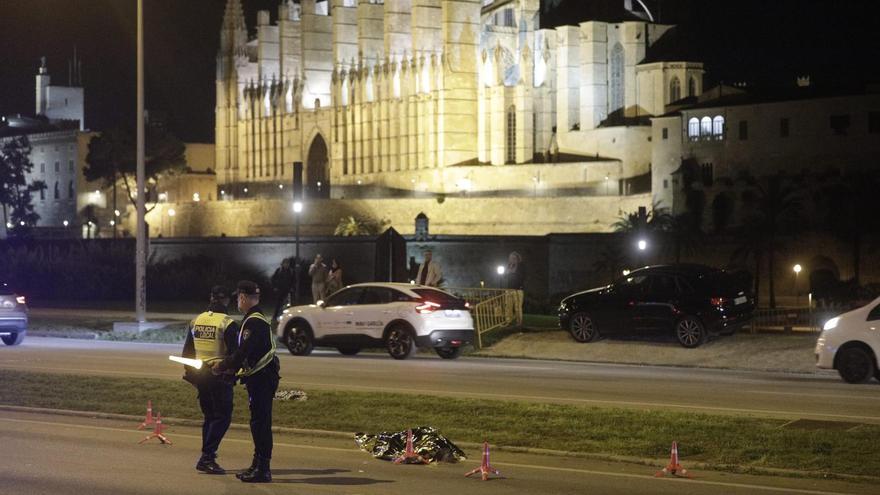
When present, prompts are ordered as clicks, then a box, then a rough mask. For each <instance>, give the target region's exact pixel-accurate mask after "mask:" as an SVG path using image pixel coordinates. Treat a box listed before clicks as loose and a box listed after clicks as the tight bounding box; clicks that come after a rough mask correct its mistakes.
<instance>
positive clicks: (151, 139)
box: [83, 129, 186, 211]
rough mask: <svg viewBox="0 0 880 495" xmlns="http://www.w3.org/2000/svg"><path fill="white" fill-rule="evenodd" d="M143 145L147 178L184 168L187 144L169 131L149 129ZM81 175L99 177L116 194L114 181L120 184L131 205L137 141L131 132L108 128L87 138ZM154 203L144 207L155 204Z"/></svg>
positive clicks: (153, 180) (134, 197) (134, 179)
mask: <svg viewBox="0 0 880 495" xmlns="http://www.w3.org/2000/svg"><path fill="white" fill-rule="evenodd" d="M145 137H146V142H145V148H144V171H145V174H146V178H147V179H148V180H151V181H152V182H155V181H156V180H158V178H159V176H161V175H167V174H175V173H179V172H183V171H184V170H185V169H186V159H185V157H184V152H185V151H186V147H185V146H184V144H183V143H182V142H180V140H179V139H177V138H176V137H174V136H173V135H171V134H170V133H168V132H165V131H161V130H158V129H149V132H148V133H147V135H146V136H145ZM86 163H87V165H86V167H85V169H84V170H83V175H84V176H85V178H86V180H88V181H95V180H100V181H102V184H103V185H104V187H111V186H112V187H113V196H114V198H115V197H116V184H117V182H118V181H119V180H120V179H122V184H123V186H124V187H125V189H126V192H127V193H128V199H129V201H130V202H131V204H132V205H136V202H137V197H136V195H135V193H134V189H136V185H135V182H136V174H137V150H136V142H135V139H134V137H133V136H132V135H131V133H130V132H128V131H125V130H123V129H111V130H109V131H107V132H104V133H102V134H100V135H97V136H95V137H93V138H92V140H91V141H89V154H88V155H87V156H86ZM155 207H156V205H155V204H154V205H153V206H152V207H150V208H149V209H148V210H147V211H151V210H152V209H153V208H155Z"/></svg>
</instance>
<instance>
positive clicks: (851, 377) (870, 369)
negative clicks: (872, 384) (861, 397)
mask: <svg viewBox="0 0 880 495" xmlns="http://www.w3.org/2000/svg"><path fill="white" fill-rule="evenodd" d="M838 352H839V354H838V356H837V372H838V373H839V374H840V377H841V378H843V380H844V381H846V382H848V383H865V382H867V381H868V380H870V379H871V377H872V376H874V374H875V370H874V360H873V359H871V355H870V354H868V352H867V351H866V350H864V349H862V348H860V347H847V348H846V349H843V350H840V351H838Z"/></svg>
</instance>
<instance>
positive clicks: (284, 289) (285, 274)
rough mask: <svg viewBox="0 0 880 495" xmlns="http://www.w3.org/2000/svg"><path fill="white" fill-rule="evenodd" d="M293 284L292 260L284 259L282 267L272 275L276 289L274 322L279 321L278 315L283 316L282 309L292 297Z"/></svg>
mask: <svg viewBox="0 0 880 495" xmlns="http://www.w3.org/2000/svg"><path fill="white" fill-rule="evenodd" d="M293 283H294V282H293V269H292V268H291V267H290V258H284V259H283V260H282V261H281V266H279V267H278V268H276V269H275V273H273V274H272V287H273V288H274V289H275V295H276V302H275V312H274V313H272V316H273V320H274V319H277V318H278V315H279V314H281V309H282V308H283V307H284V303H285V301H287V297H288V296H289V295H290V290H291V289H292V288H293Z"/></svg>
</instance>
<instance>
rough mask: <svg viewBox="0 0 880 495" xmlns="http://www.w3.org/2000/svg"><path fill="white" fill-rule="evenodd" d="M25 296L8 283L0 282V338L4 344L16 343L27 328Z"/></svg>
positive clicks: (25, 332) (21, 338) (22, 338)
mask: <svg viewBox="0 0 880 495" xmlns="http://www.w3.org/2000/svg"><path fill="white" fill-rule="evenodd" d="M26 302H27V301H26V300H25V297H24V296H22V295H19V294H17V293H16V292H15V291H14V290H13V289H12V288H11V287H10V286H9V285H8V284H6V283H3V282H0V339H2V340H3V343H4V344H6V345H18V344H21V342H22V341H23V340H24V336H25V335H26V334H27V328H28V308H27V304H26Z"/></svg>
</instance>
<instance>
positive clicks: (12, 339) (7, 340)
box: [3, 332, 24, 345]
mask: <svg viewBox="0 0 880 495" xmlns="http://www.w3.org/2000/svg"><path fill="white" fill-rule="evenodd" d="M22 341H24V333H23V332H19V333H17V334H15V335H6V336H4V337H3V343H4V344H6V345H18V344H21V343H22Z"/></svg>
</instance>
